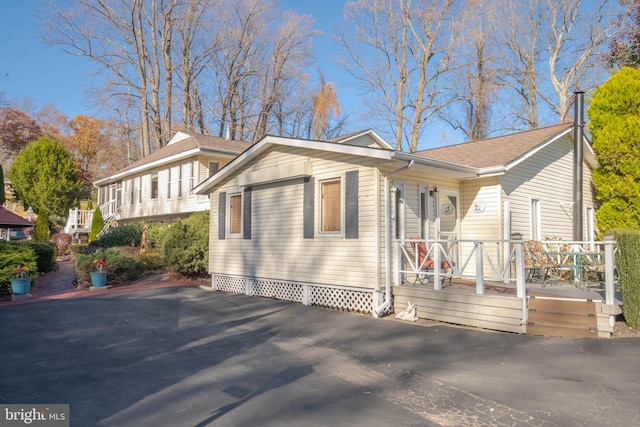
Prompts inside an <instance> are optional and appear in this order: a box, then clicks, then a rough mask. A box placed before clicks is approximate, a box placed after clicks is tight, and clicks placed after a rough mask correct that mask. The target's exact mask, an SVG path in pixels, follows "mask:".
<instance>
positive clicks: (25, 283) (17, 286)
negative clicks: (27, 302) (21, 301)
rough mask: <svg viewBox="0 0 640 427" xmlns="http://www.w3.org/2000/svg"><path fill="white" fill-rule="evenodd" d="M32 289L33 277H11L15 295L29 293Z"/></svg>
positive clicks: (12, 289)
mask: <svg viewBox="0 0 640 427" xmlns="http://www.w3.org/2000/svg"><path fill="white" fill-rule="evenodd" d="M30 290H31V279H11V291H12V292H13V294H14V295H28V294H29V291H30Z"/></svg>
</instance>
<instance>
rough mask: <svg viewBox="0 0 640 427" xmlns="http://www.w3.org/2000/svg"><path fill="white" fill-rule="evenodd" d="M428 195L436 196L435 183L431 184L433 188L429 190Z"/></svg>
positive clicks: (436, 188)
mask: <svg viewBox="0 0 640 427" xmlns="http://www.w3.org/2000/svg"><path fill="white" fill-rule="evenodd" d="M429 195H430V196H437V195H438V187H436V186H435V185H434V186H433V190H431V191H429Z"/></svg>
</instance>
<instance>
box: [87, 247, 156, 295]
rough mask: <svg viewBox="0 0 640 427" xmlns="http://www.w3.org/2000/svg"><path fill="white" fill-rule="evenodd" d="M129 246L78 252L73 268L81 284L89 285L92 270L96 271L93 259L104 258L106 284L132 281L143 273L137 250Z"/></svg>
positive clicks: (143, 269)
mask: <svg viewBox="0 0 640 427" xmlns="http://www.w3.org/2000/svg"><path fill="white" fill-rule="evenodd" d="M131 249H132V248H131V247H114V248H106V249H103V248H99V249H97V250H96V251H95V252H94V253H89V254H83V253H78V254H77V255H76V257H75V264H74V266H75V270H76V275H77V276H78V282H79V283H80V285H81V286H89V284H90V282H91V275H90V273H91V272H92V271H97V270H96V267H95V264H94V261H95V260H97V259H101V260H104V262H105V263H106V264H107V284H110V285H113V284H120V283H127V282H132V281H134V280H137V279H139V278H141V277H142V276H143V275H144V273H145V270H146V268H145V264H144V262H142V260H140V258H139V256H138V251H137V250H133V251H132V250H131Z"/></svg>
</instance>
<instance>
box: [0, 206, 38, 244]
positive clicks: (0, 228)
mask: <svg viewBox="0 0 640 427" xmlns="http://www.w3.org/2000/svg"><path fill="white" fill-rule="evenodd" d="M32 227H33V223H31V222H30V221H27V220H26V219H24V218H22V217H21V216H18V215H16V214H14V213H13V212H10V211H9V210H7V209H5V207H4V206H0V240H21V239H26V238H27V236H28V235H27V234H26V233H25V232H24V230H25V229H31V228H32Z"/></svg>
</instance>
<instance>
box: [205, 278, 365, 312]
mask: <svg viewBox="0 0 640 427" xmlns="http://www.w3.org/2000/svg"><path fill="white" fill-rule="evenodd" d="M213 289H216V290H218V291H224V292H230V293H236V294H246V295H253V296H260V297H266V298H275V299H280V300H285V301H293V302H299V303H302V304H305V305H317V306H320V307H326V308H331V309H334V310H342V311H351V312H358V313H371V310H372V307H373V291H361V290H357V289H352V288H341V287H332V286H323V285H315V284H309V283H296V282H287V281H280V280H269V279H256V278H248V277H241V276H225V275H219V274H216V275H214V276H213Z"/></svg>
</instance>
